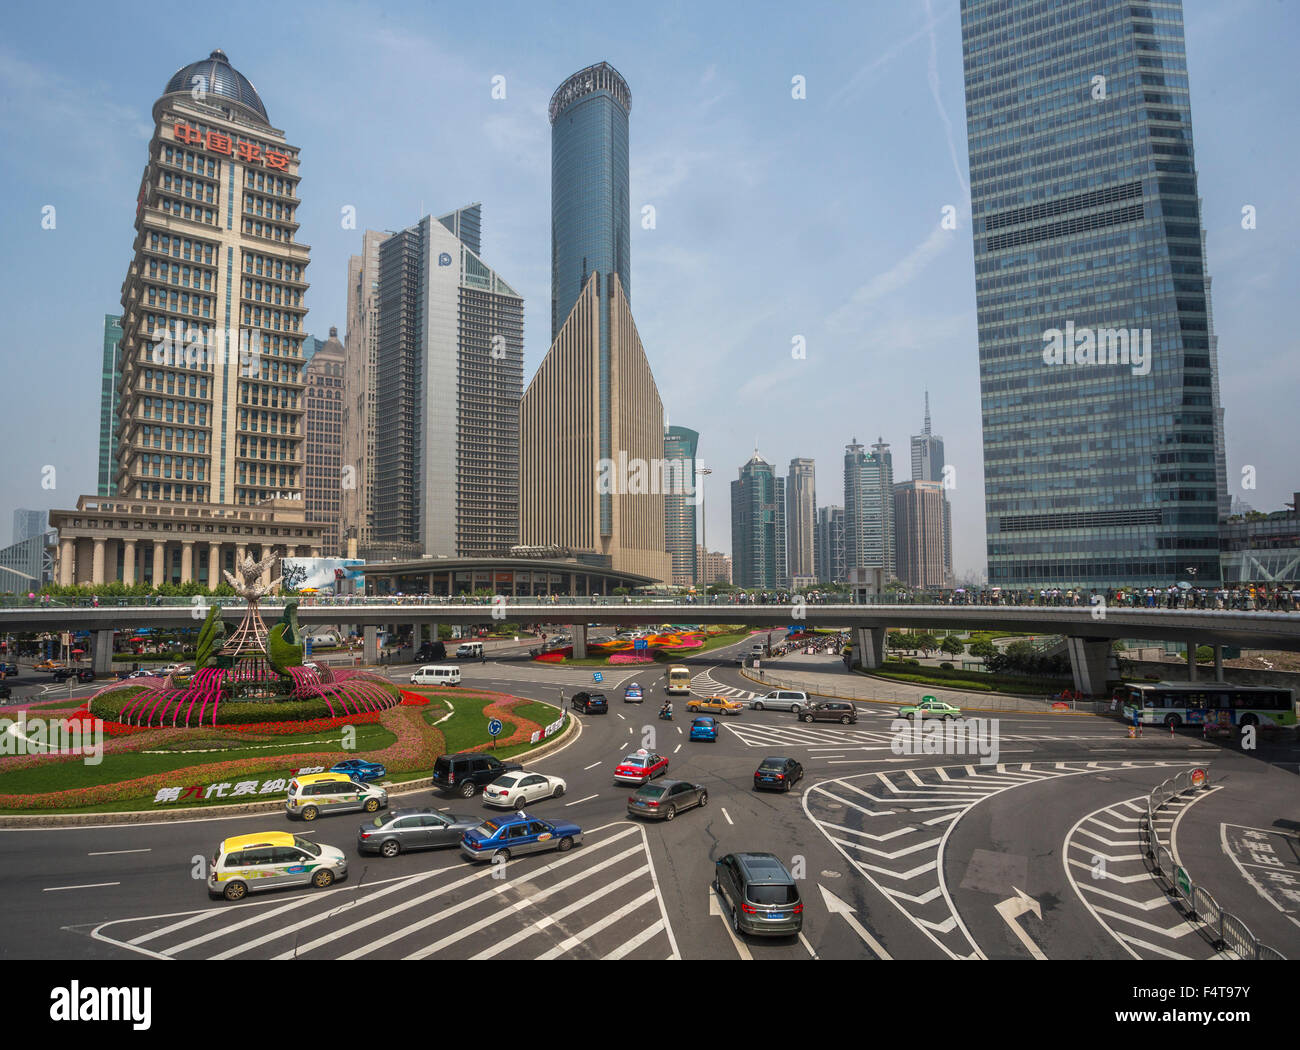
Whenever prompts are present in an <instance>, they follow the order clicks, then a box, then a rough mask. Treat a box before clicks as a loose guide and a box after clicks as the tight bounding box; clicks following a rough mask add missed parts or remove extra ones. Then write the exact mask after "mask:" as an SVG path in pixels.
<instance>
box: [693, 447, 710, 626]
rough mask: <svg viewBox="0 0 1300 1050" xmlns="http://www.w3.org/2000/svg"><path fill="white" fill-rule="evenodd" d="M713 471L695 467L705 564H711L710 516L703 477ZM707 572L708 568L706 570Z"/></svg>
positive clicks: (696, 575) (696, 572)
mask: <svg viewBox="0 0 1300 1050" xmlns="http://www.w3.org/2000/svg"><path fill="white" fill-rule="evenodd" d="M712 473H713V471H712V470H710V469H709V468H708V467H701V466H699V465H698V464H697V465H696V467H695V484H696V487H697V490H698V492H699V494H700V546H701V547H703V548H704V564H705V565H706V566H707V565H708V564H709V541H708V524H709V519H708V516H707V515H706V514H705V513H704V481H703V479H704V478H706V477H708V476H709V475H710V474H712ZM705 571H706V572H707V570H705ZM700 572H701V570H700V567H699V566H698V565H697V566H696V567H695V577H696V579H697V580H698V579H699V577H700ZM708 588H709V581H708V580H705V581H704V598H705V600H706V601H707V600H708V597H709V590H708Z"/></svg>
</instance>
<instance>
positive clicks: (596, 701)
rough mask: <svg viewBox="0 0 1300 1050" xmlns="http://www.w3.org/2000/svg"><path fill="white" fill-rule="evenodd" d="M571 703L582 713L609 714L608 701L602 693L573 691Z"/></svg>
mask: <svg viewBox="0 0 1300 1050" xmlns="http://www.w3.org/2000/svg"><path fill="white" fill-rule="evenodd" d="M572 703H573V709H574V710H575V711H581V712H582V713H583V714H584V715H607V714H609V701H608V700H606V699H605V694H604V693H574V694H573V701H572Z"/></svg>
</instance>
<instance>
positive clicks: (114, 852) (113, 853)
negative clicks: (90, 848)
mask: <svg viewBox="0 0 1300 1050" xmlns="http://www.w3.org/2000/svg"><path fill="white" fill-rule="evenodd" d="M152 852H153V850H152V849H110V850H104V851H103V852H102V853H87V854H86V856H87V857H116V856H117V855H118V854H119V853H152Z"/></svg>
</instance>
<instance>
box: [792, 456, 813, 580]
mask: <svg viewBox="0 0 1300 1050" xmlns="http://www.w3.org/2000/svg"><path fill="white" fill-rule="evenodd" d="M816 480H817V479H816V468H815V464H814V462H813V460H811V459H792V460H790V472H789V474H788V476H787V477H786V483H785V533H786V546H787V551H786V564H787V566H788V568H789V573H790V576H791V578H793V577H795V576H815V575H817V560H816V554H817V485H816Z"/></svg>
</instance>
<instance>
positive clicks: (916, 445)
mask: <svg viewBox="0 0 1300 1050" xmlns="http://www.w3.org/2000/svg"><path fill="white" fill-rule="evenodd" d="M943 466H944V458H943V438H941V437H939V436H938V435H936V434H932V433H930V391H928V390H927V391H926V392H925V426H924V427H923V428H922V430H921V433H919V434H913V435H912V480H913V481H942V480H943Z"/></svg>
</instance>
